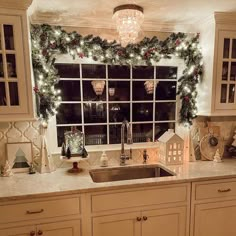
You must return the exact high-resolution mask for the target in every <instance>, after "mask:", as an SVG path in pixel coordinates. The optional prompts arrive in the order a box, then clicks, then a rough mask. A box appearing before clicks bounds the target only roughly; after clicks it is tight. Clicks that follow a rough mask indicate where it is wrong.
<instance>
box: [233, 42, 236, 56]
mask: <svg viewBox="0 0 236 236" xmlns="http://www.w3.org/2000/svg"><path fill="white" fill-rule="evenodd" d="M232 58H234V59H235V58H236V39H233V45H232Z"/></svg>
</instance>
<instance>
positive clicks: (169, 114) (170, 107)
mask: <svg viewBox="0 0 236 236" xmlns="http://www.w3.org/2000/svg"><path fill="white" fill-rule="evenodd" d="M175 107H176V104H175V103H173V102H163V103H156V121H165V120H175Z"/></svg>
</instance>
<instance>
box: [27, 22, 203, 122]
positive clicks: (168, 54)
mask: <svg viewBox="0 0 236 236" xmlns="http://www.w3.org/2000/svg"><path fill="white" fill-rule="evenodd" d="M31 38H32V60H33V69H34V78H35V87H34V91H35V93H36V97H37V112H38V115H39V117H40V118H41V119H42V120H44V121H46V122H47V121H48V119H49V118H50V116H52V115H55V114H56V110H57V107H58V106H59V105H60V101H61V96H60V90H56V89H55V85H56V84H57V83H58V81H59V76H58V73H57V70H56V69H55V66H54V63H55V60H56V56H57V55H58V54H67V53H68V54H70V55H71V56H72V57H73V58H74V59H75V58H76V57H79V58H83V57H88V58H92V59H93V60H95V61H100V62H102V63H108V64H120V65H152V64H155V63H157V62H159V61H160V59H162V58H167V59H170V58H172V57H173V56H174V57H177V58H181V59H183V60H184V62H185V65H186V68H185V69H184V71H183V74H182V76H181V77H180V78H179V80H178V83H179V85H178V93H177V94H179V95H180V99H181V109H180V120H179V122H180V123H182V124H185V125H191V124H192V120H193V119H194V118H195V117H196V113H197V107H196V97H197V91H196V85H197V84H198V83H199V81H200V79H201V76H202V73H203V63H202V54H201V51H200V48H199V34H197V35H194V36H189V35H188V34H184V33H172V34H171V35H170V36H169V37H168V38H167V39H165V40H164V41H159V40H158V39H157V37H153V38H152V39H150V38H144V39H143V40H142V41H140V42H139V43H137V44H129V45H127V46H126V47H125V48H124V47H122V46H121V45H120V44H118V43H116V41H113V42H108V41H107V40H102V39H101V38H100V37H94V36H93V35H88V36H85V37H83V36H81V35H80V34H78V33H77V32H71V33H67V32H66V31H65V30H63V29H62V28H61V27H59V26H50V25H32V28H31Z"/></svg>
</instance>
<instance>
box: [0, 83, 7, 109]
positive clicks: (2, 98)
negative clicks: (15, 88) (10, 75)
mask: <svg viewBox="0 0 236 236" xmlns="http://www.w3.org/2000/svg"><path fill="white" fill-rule="evenodd" d="M6 105H7V98H6V89H5V83H4V82H0V106H6Z"/></svg>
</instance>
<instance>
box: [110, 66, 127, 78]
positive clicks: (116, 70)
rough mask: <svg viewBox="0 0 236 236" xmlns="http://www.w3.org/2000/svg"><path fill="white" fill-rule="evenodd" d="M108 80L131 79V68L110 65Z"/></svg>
mask: <svg viewBox="0 0 236 236" xmlns="http://www.w3.org/2000/svg"><path fill="white" fill-rule="evenodd" d="M108 78H111V79H129V78H130V67H129V66H119V65H109V66H108Z"/></svg>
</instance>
